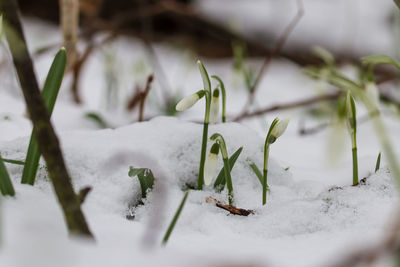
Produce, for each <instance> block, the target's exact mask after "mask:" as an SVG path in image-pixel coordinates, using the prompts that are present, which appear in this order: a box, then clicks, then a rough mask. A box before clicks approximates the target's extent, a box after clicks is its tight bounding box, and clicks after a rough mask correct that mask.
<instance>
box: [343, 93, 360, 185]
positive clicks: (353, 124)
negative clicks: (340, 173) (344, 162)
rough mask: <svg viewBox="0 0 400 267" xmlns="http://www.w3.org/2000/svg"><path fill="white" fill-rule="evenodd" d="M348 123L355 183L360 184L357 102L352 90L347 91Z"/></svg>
mask: <svg viewBox="0 0 400 267" xmlns="http://www.w3.org/2000/svg"><path fill="white" fill-rule="evenodd" d="M346 115H347V120H346V122H347V123H346V125H347V130H348V131H349V134H350V137H351V146H352V148H351V150H352V158H353V185H357V184H358V159H357V114H356V104H355V101H354V98H353V96H352V95H351V94H350V91H348V92H347V97H346Z"/></svg>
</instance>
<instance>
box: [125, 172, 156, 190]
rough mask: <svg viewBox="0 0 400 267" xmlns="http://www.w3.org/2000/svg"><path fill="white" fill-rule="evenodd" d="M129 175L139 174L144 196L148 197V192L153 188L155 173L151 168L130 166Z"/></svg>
mask: <svg viewBox="0 0 400 267" xmlns="http://www.w3.org/2000/svg"><path fill="white" fill-rule="evenodd" d="M128 175H129V177H132V178H133V177H135V176H137V177H138V179H139V183H140V188H141V190H142V198H146V196H147V192H148V191H149V190H152V189H153V185H154V175H153V173H152V171H151V170H150V169H147V168H134V167H132V166H131V167H130V168H129V173H128Z"/></svg>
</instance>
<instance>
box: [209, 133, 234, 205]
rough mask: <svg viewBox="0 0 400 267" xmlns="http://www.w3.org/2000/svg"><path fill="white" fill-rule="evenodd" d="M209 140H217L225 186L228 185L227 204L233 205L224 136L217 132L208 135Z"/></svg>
mask: <svg viewBox="0 0 400 267" xmlns="http://www.w3.org/2000/svg"><path fill="white" fill-rule="evenodd" d="M210 139H211V140H213V141H217V143H218V145H219V148H220V149H221V154H222V159H223V161H224V170H225V171H224V173H225V180H226V186H227V187H228V201H229V205H233V202H234V197H233V185H232V177H231V172H230V169H231V168H230V164H229V160H228V151H227V150H226V143H225V140H224V137H222V135H220V134H219V133H215V134H213V135H212V136H211V137H210Z"/></svg>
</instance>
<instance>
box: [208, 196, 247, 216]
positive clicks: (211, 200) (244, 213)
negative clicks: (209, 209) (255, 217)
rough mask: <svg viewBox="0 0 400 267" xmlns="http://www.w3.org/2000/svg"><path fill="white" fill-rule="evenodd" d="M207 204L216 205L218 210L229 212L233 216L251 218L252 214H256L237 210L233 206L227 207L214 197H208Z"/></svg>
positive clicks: (245, 210)
mask: <svg viewBox="0 0 400 267" xmlns="http://www.w3.org/2000/svg"><path fill="white" fill-rule="evenodd" d="M206 202H207V203H215V206H217V207H218V208H221V209H224V210H226V211H229V212H230V213H231V214H234V215H239V216H249V215H250V214H254V210H247V209H241V208H237V207H235V206H232V205H227V204H224V203H222V202H221V201H219V200H217V199H215V198H213V197H206Z"/></svg>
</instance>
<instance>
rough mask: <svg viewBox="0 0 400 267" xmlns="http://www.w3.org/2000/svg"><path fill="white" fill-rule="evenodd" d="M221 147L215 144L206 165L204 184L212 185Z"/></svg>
mask: <svg viewBox="0 0 400 267" xmlns="http://www.w3.org/2000/svg"><path fill="white" fill-rule="evenodd" d="M218 152H219V145H218V144H217V143H214V145H213V146H212V147H211V151H210V154H208V156H207V158H206V161H205V163H204V184H205V185H210V184H211V181H212V179H213V178H214V176H215V174H216V171H217V168H218Z"/></svg>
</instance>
